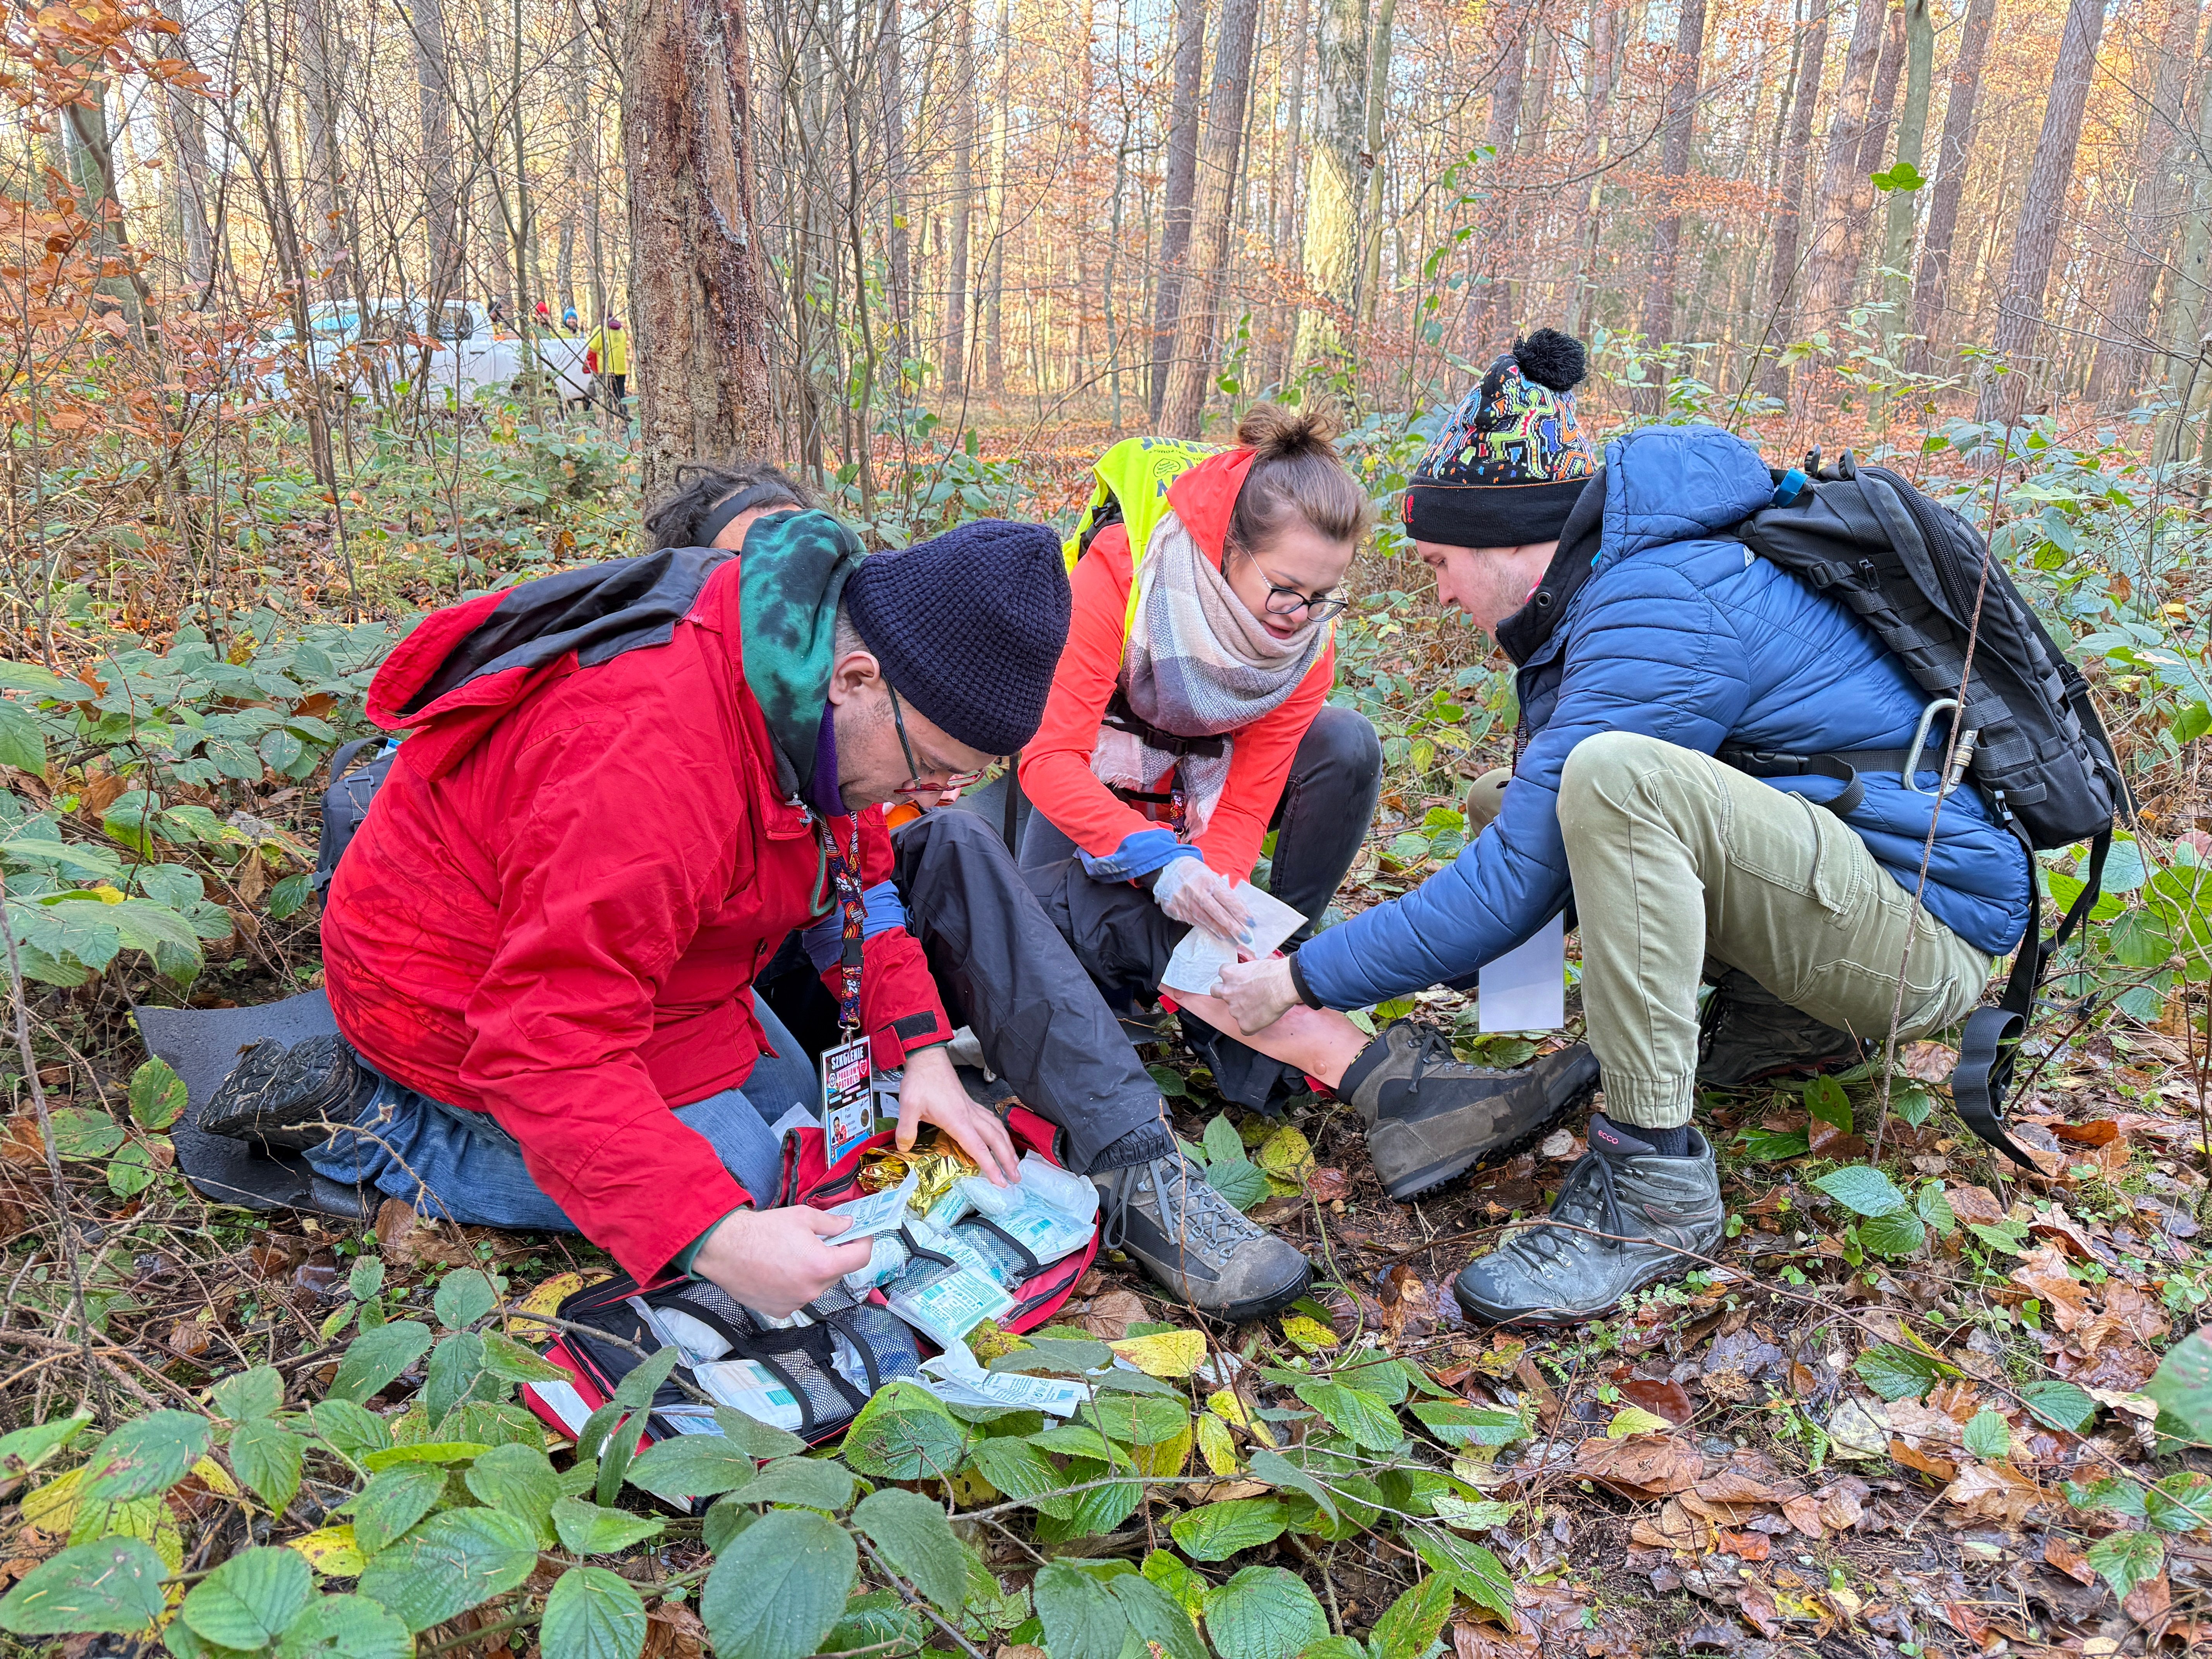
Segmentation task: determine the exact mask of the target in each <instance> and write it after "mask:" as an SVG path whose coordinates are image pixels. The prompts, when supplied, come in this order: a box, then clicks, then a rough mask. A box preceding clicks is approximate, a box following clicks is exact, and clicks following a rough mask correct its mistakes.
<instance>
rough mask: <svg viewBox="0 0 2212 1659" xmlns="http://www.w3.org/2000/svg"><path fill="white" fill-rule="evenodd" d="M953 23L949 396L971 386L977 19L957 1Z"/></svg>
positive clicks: (944, 376)
mask: <svg viewBox="0 0 2212 1659" xmlns="http://www.w3.org/2000/svg"><path fill="white" fill-rule="evenodd" d="M949 15H950V16H951V21H952V84H951V88H950V92H949V95H950V96H951V100H952V210H951V215H950V216H949V217H950V222H949V223H948V224H947V225H946V227H945V241H946V244H947V246H946V248H945V256H946V257H945V264H946V271H945V331H944V347H943V351H944V357H945V362H944V368H943V372H942V373H941V374H940V375H939V383H940V384H941V385H942V386H945V388H946V389H947V390H948V391H950V390H954V389H959V390H963V391H964V390H965V389H966V387H967V385H968V216H969V210H970V209H971V208H973V207H974V205H975V10H974V9H973V7H972V6H971V4H970V3H969V0H954V4H953V6H952V9H951V13H950V14H949Z"/></svg>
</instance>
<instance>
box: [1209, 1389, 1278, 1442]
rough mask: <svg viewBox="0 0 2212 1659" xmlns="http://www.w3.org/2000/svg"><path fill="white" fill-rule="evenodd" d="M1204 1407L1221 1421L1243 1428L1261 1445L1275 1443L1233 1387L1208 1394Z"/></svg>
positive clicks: (1273, 1438) (1264, 1425)
mask: <svg viewBox="0 0 2212 1659" xmlns="http://www.w3.org/2000/svg"><path fill="white" fill-rule="evenodd" d="M1206 1410H1208V1411H1210V1412H1212V1413H1213V1414H1214V1415H1215V1416H1216V1417H1218V1418H1219V1419H1221V1420H1222V1421H1223V1422H1225V1423H1231V1424H1234V1425H1236V1426H1237V1427H1238V1428H1240V1429H1242V1430H1243V1431H1244V1432H1245V1433H1247V1434H1249V1435H1250V1436H1251V1437H1252V1438H1254V1439H1255V1440H1256V1441H1258V1442H1259V1443H1261V1445H1263V1446H1272V1445H1273V1444H1274V1443H1275V1437H1274V1436H1273V1434H1270V1433H1269V1432H1268V1431H1267V1425H1266V1424H1265V1423H1262V1422H1261V1420H1260V1419H1258V1418H1256V1417H1255V1416H1253V1415H1252V1413H1251V1408H1250V1407H1248V1406H1246V1405H1245V1403H1244V1402H1243V1401H1242V1400H1239V1399H1238V1398H1237V1391H1236V1390H1235V1389H1222V1390H1221V1391H1220V1392H1218V1394H1211V1395H1207V1396H1206Z"/></svg>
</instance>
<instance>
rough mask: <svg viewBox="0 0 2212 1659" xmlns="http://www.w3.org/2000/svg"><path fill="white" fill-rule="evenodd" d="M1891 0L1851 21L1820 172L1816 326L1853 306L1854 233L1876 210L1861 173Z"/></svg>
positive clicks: (1813, 290)
mask: <svg viewBox="0 0 2212 1659" xmlns="http://www.w3.org/2000/svg"><path fill="white" fill-rule="evenodd" d="M1888 12H1889V0H1859V6H1858V15H1857V17H1855V18H1854V19H1853V20H1852V21H1851V44H1850V50H1849V51H1848V52H1846V53H1845V55H1844V78H1843V80H1842V81H1841V82H1839V83H1838V86H1837V88H1836V105H1835V113H1834V114H1833V115H1832V117H1830V118H1829V121H1828V151H1827V159H1826V161H1825V162H1824V163H1823V165H1822V167H1821V171H1820V202H1819V205H1818V207H1817V208H1816V210H1814V215H1813V252H1812V258H1811V259H1810V261H1809V262H1808V280H1807V282H1806V285H1805V314H1806V315H1807V317H1808V319H1810V320H1811V321H1812V323H1813V324H1814V326H1816V327H1817V326H1818V325H1820V324H1822V323H1825V322H1826V321H1827V320H1828V319H1829V318H1830V317H1832V316H1833V315H1834V314H1835V313H1837V312H1838V311H1840V310H1841V309H1843V307H1844V306H1845V305H1847V304H1849V303H1850V291H1851V279H1852V277H1853V276H1856V275H1857V271H1858V268H1859V246H1858V241H1857V238H1855V237H1854V236H1853V235H1852V234H1851V228H1852V226H1853V225H1855V224H1863V223H1864V222H1865V219H1866V215H1867V214H1868V212H1869V210H1871V208H1872V206H1873V199H1874V185H1873V182H1872V181H1871V180H1870V179H1868V177H1867V176H1866V174H1865V173H1863V172H1861V171H1860V170H1859V147H1860V145H1861V144H1862V143H1863V142H1864V141H1865V138H1866V134H1867V121H1868V116H1869V101H1870V97H1871V94H1872V93H1873V91H1874V76H1875V64H1876V61H1877V60H1878V59H1879V58H1881V46H1882V29H1883V24H1884V22H1885V21H1886V20H1887V16H1888Z"/></svg>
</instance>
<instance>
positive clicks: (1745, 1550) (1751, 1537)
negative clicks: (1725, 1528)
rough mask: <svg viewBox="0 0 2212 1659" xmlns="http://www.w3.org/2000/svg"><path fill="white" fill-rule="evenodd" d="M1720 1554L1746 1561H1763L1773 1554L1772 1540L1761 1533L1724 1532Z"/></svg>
mask: <svg viewBox="0 0 2212 1659" xmlns="http://www.w3.org/2000/svg"><path fill="white" fill-rule="evenodd" d="M1721 1553H1723V1555H1734V1556H1737V1557H1740V1558H1741V1559H1743V1560H1746V1561H1764V1560H1766V1559H1768V1558H1769V1557H1770V1556H1771V1555H1772V1554H1773V1553H1774V1541H1773V1540H1772V1539H1771V1538H1769V1537H1768V1536H1767V1535H1766V1534H1765V1533H1763V1532H1724V1533H1723V1534H1721Z"/></svg>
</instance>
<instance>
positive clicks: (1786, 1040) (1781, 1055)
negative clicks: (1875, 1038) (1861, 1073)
mask: <svg viewBox="0 0 2212 1659" xmlns="http://www.w3.org/2000/svg"><path fill="white" fill-rule="evenodd" d="M1866 1057H1867V1046H1866V1044H1864V1043H1863V1042H1860V1041H1859V1040H1858V1039H1857V1037H1855V1036H1852V1035H1851V1034H1850V1032H1849V1031H1838V1030H1837V1029H1836V1028H1835V1027H1834V1026H1832V1025H1823V1024H1821V1023H1820V1021H1819V1020H1817V1019H1815V1018H1813V1016H1812V1015H1810V1014H1808V1013H1806V1012H1803V1011H1802V1010H1801V1009H1796V1008H1793V1007H1791V1006H1790V1005H1789V1004H1788V1003H1786V1002H1784V1000H1782V999H1781V998H1780V997H1778V996H1777V995H1775V994H1774V993H1773V992H1771V991H1770V990H1768V989H1767V988H1766V987H1765V986H1764V985H1761V984H1760V983H1759V981H1757V980H1755V979H1753V977H1752V976H1751V975H1749V974H1747V973H1745V972H1744V971H1743V970H1742V969H1740V968H1731V969H1729V970H1728V972H1726V973H1725V974H1723V975H1721V977H1720V981H1719V982H1718V983H1717V984H1716V985H1715V986H1714V987H1713V994H1712V995H1711V996H1710V997H1708V998H1706V999H1705V1012H1703V1013H1701V1014H1699V1017H1698V1086H1699V1088H1701V1089H1747V1088H1749V1087H1750V1086H1751V1085H1753V1084H1754V1083H1765V1082H1766V1081H1767V1080H1769V1079H1772V1078H1781V1077H1815V1076H1818V1075H1819V1074H1820V1073H1822V1072H1848V1071H1849V1070H1850V1069H1851V1067H1852V1066H1863V1065H1864V1064H1865V1063H1866Z"/></svg>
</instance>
